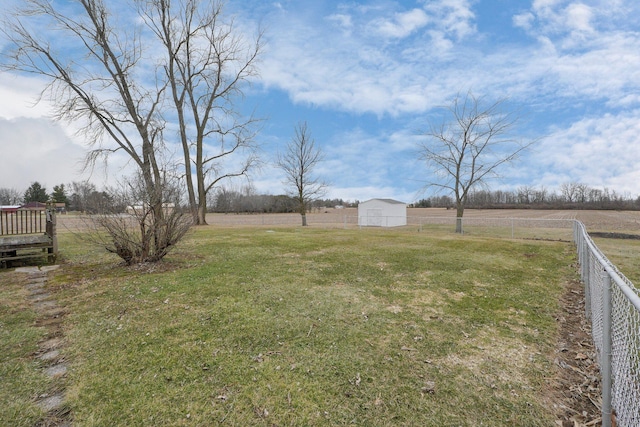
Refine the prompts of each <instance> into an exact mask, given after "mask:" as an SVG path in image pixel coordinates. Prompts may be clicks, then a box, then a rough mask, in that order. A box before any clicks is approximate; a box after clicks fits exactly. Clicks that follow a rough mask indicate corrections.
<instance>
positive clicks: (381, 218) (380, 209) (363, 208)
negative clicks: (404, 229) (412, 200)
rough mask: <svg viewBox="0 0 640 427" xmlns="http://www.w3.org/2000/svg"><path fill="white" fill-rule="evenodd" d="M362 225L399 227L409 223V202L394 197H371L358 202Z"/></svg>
mask: <svg viewBox="0 0 640 427" xmlns="http://www.w3.org/2000/svg"><path fill="white" fill-rule="evenodd" d="M358 225H359V226H361V227H399V226H403V225H407V204H406V203H403V202H399V201H397V200H393V199H371V200H367V201H366V202H361V203H360V204H358Z"/></svg>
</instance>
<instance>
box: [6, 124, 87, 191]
mask: <svg viewBox="0 0 640 427" xmlns="http://www.w3.org/2000/svg"><path fill="white" fill-rule="evenodd" d="M0 140H1V141H2V156H0V187H4V188H16V189H18V190H25V189H26V188H27V187H28V186H29V185H30V184H31V183H32V182H33V181H38V182H40V183H41V184H43V185H46V186H47V189H48V190H51V189H52V188H53V186H54V185H57V184H60V183H68V182H69V180H70V177H74V180H77V181H81V180H82V178H81V175H80V170H81V167H82V159H83V158H84V154H85V152H84V150H83V149H82V147H79V146H78V145H77V144H74V143H73V142H72V141H71V140H70V139H69V138H68V136H67V135H66V133H65V132H64V131H63V130H62V128H60V126H57V125H56V124H54V123H51V122H50V121H48V120H46V119H37V118H18V119H12V120H5V119H0Z"/></svg>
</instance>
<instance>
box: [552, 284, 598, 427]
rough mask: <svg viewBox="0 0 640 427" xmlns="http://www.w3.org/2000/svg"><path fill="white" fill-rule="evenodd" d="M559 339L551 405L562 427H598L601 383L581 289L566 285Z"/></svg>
mask: <svg viewBox="0 0 640 427" xmlns="http://www.w3.org/2000/svg"><path fill="white" fill-rule="evenodd" d="M557 320H558V324H559V326H560V336H559V340H558V343H557V346H556V350H555V360H554V363H555V367H556V373H557V375H556V378H555V381H553V382H551V383H550V384H549V397H551V402H550V404H551V405H553V408H554V409H555V411H556V414H557V421H556V424H557V425H558V426H561V427H586V426H596V425H600V424H601V422H602V419H601V404H602V400H601V397H600V396H601V387H600V386H601V383H600V371H599V368H598V364H597V362H596V353H595V348H594V346H593V341H592V339H591V326H590V324H589V322H588V321H587V319H586V317H585V299H584V287H583V285H582V283H580V282H579V281H577V280H575V281H572V282H571V283H569V284H568V285H567V288H566V291H565V293H564V295H563V296H562V299H561V310H560V313H559V314H558V316H557Z"/></svg>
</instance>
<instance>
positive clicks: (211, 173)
mask: <svg viewBox="0 0 640 427" xmlns="http://www.w3.org/2000/svg"><path fill="white" fill-rule="evenodd" d="M223 6H224V4H223V2H222V1H201V0H182V1H174V2H172V1H171V0H156V1H148V2H146V3H145V2H143V3H142V6H141V7H142V13H141V14H142V16H143V17H144V19H145V21H146V23H147V25H148V26H149V28H151V29H152V30H153V32H154V33H155V34H156V36H157V37H158V38H159V40H160V41H161V42H162V44H163V46H164V48H165V50H166V64H165V65H164V71H165V73H166V78H167V81H168V83H169V86H170V92H171V95H172V96H171V98H172V102H173V105H174V106H175V114H176V116H177V117H176V123H177V125H178V129H179V137H180V142H181V144H182V153H183V157H184V165H185V179H186V184H187V192H188V196H189V204H190V206H191V209H192V215H193V220H194V222H195V223H197V224H206V213H207V194H208V193H209V191H210V190H211V189H212V188H214V187H215V186H216V185H217V184H218V183H219V182H220V181H221V180H223V179H226V178H231V177H238V176H242V175H246V174H247V173H248V172H249V170H250V169H251V168H252V167H253V166H255V165H256V163H257V160H258V159H257V156H256V152H255V143H254V135H255V132H254V129H253V128H254V125H255V124H256V120H255V119H254V118H253V117H249V118H248V119H243V118H241V117H240V115H239V114H238V112H237V109H236V108H235V102H236V101H237V100H238V97H241V96H242V94H243V93H242V88H243V86H242V85H243V83H247V82H248V81H249V79H250V78H252V77H255V76H256V75H257V69H256V61H257V58H258V54H259V52H260V49H261V36H260V35H258V36H257V38H256V40H255V41H252V42H248V43H247V42H246V41H245V40H243V38H242V37H241V36H240V35H239V34H240V33H239V31H237V30H236V29H235V27H234V23H233V20H227V21H225V20H224V14H223ZM229 165H233V166H232V167H229ZM193 176H195V185H194V182H193Z"/></svg>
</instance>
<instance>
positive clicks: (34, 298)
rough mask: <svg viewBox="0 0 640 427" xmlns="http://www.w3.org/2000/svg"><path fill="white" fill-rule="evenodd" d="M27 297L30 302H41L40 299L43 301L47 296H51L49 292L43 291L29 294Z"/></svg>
mask: <svg viewBox="0 0 640 427" xmlns="http://www.w3.org/2000/svg"><path fill="white" fill-rule="evenodd" d="M28 298H29V300H30V301H32V302H41V301H45V300H48V299H49V298H51V294H50V293H48V292H43V293H40V294H33V295H30V296H29V297H28Z"/></svg>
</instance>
